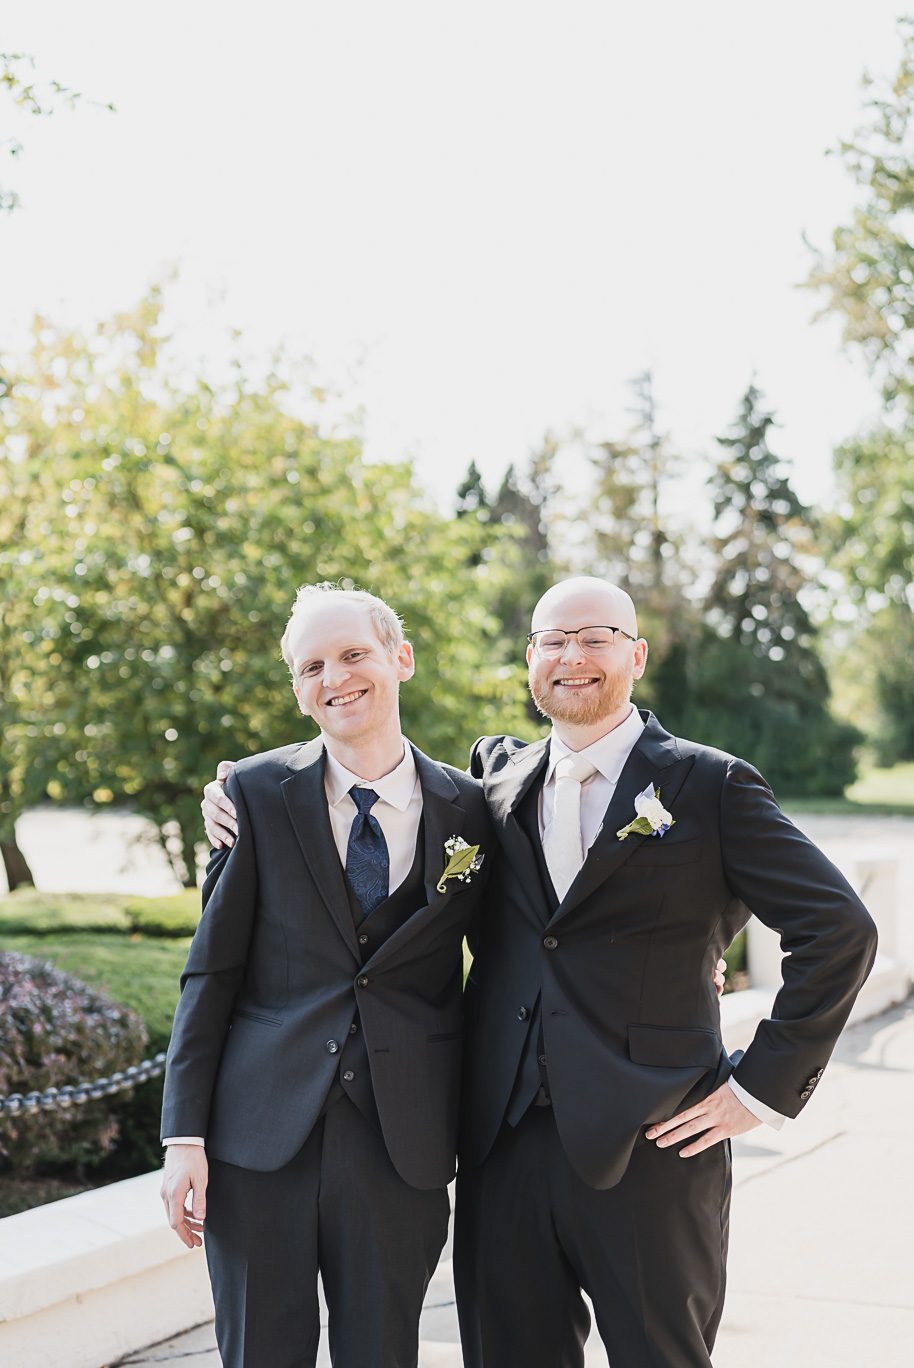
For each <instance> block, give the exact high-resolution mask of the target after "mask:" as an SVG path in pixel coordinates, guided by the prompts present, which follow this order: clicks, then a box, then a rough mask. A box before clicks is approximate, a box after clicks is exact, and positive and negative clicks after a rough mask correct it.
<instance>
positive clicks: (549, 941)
mask: <svg viewBox="0 0 914 1368" xmlns="http://www.w3.org/2000/svg"><path fill="white" fill-rule="evenodd" d="M543 944H544V945H545V947H546V949H547V950H555V949H556V947H557V946H558V941H557V940H556V938H555V936H547V937H546V938H545V940H544V941H543Z"/></svg>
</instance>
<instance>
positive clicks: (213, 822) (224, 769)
mask: <svg viewBox="0 0 914 1368" xmlns="http://www.w3.org/2000/svg"><path fill="white" fill-rule="evenodd" d="M234 768H235V761H234V760H220V761H219V763H218V765H217V766H216V777H215V779H213V780H211V781H210V783H208V784H207V786H206V788H205V789H204V790H203V802H202V803H201V804H200V811H201V812H202V813H203V825H204V826H205V827H206V834H207V836H208V837H209V842H210V845H211V846H213V847H214V848H215V849H216V850H221V849H222V843H223V841H224V842H225V844H226V845H229V846H233V845H234V844H235V837H236V836H237V835H238V822H237V821H236V817H237V813H236V812H235V804H234V803H233V802H232V800H231V799H230V798H226V796H225V792H224V790H223V788H222V785H223V784H224V783H225V781H226V779H227V778H228V777H229V775H230V774H231V772H232V770H233V769H234Z"/></svg>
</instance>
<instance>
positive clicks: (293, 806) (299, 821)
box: [280, 737, 360, 960]
mask: <svg viewBox="0 0 914 1368" xmlns="http://www.w3.org/2000/svg"><path fill="white" fill-rule="evenodd" d="M324 763H325V761H324V743H323V741H322V740H321V739H320V738H319V737H318V738H317V739H315V740H314V741H309V742H308V743H307V745H305V746H302V748H301V750H300V751H298V752H297V753H296V754H295V755H294V756H293V757H292V759H291V760H290V761H289V762H288V768H289V769H290V770H292V771H293V772H292V774H291V775H290V776H289V778H288V779H283V781H282V783H281V784H280V788H281V789H282V796H283V798H284V799H285V804H286V808H287V810H288V813H289V818H290V820H291V822H292V826H293V828H294V830H295V835H296V836H297V838H298V844H299V845H300V846H301V852H302V855H303V856H304V857H305V863H306V864H307V866H308V869H309V870H310V871H311V877H312V879H313V880H314V882H315V884H316V886H317V891H318V892H319V893H320V895H321V897H322V898H323V900H324V902H325V903H326V906H327V911H328V912H329V913H330V915H331V917H332V918H333V920H334V921H335V922H336V925H337V928H338V930H339V932H340V935H341V936H342V937H343V940H344V941H345V942H346V944H347V945H348V946H349V949H350V950H351V951H352V953H353V955H354V956H355V958H356V960H359V958H360V957H359V946H358V941H357V939H356V933H355V925H354V923H353V920H352V911H351V909H350V906H349V896H348V894H347V892H346V885H345V883H344V880H343V868H342V865H341V864H340V859H339V855H338V854H337V849H336V842H335V841H334V839H333V829H332V827H331V826H330V815H329V813H328V811H327V794H326V791H325V789H324Z"/></svg>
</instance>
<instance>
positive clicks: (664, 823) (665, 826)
mask: <svg viewBox="0 0 914 1368" xmlns="http://www.w3.org/2000/svg"><path fill="white" fill-rule="evenodd" d="M635 812H636V813H637V814H638V815H637V817H636V818H635V820H634V821H633V822H629V824H628V826H624V827H623V828H622V830H621V831H617V832H616V836H617V837H618V838H619V840H620V841H624V840H625V838H626V836H630V835H631V834H632V833H633V832H634V833H635V835H637V836H665V835H666V833H667V832H668V831H669V829H670V827H671V826H672V825H673V822H674V818H673V815H672V813H670V812H667V810H666V808H665V807H664V806H663V804H662V803H661V801H660V790H659V789H655V788H654V785H653V784H648V786H647V788H646V789H645V790H644V792H643V793H639V794H638V797H637V798H636V799H635Z"/></svg>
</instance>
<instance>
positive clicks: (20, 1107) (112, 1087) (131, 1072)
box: [0, 1054, 165, 1116]
mask: <svg viewBox="0 0 914 1368" xmlns="http://www.w3.org/2000/svg"><path fill="white" fill-rule="evenodd" d="M164 1072H165V1056H164V1054H157V1055H156V1057H155V1059H144V1060H143V1062H142V1064H133V1065H131V1067H130V1068H129V1069H125V1070H124V1072H123V1073H114V1074H112V1075H111V1077H110V1078H97V1079H96V1080H95V1082H94V1083H77V1084H75V1085H74V1086H70V1085H69V1084H68V1085H67V1086H65V1087H63V1088H46V1089H45V1090H44V1092H30V1093H26V1094H25V1096H24V1097H23V1095H22V1093H10V1095H9V1097H0V1116H22V1115H27V1116H34V1115H35V1114H36V1113H37V1112H53V1111H66V1110H67V1109H68V1108H69V1107H83V1106H85V1104H86V1103H87V1102H97V1101H98V1099H99V1098H100V1097H111V1096H112V1095H113V1094H114V1093H119V1092H123V1091H124V1089H125V1088H135V1087H136V1085H137V1084H138V1083H145V1082H146V1080H147V1078H158V1076H159V1074H161V1073H164Z"/></svg>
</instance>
